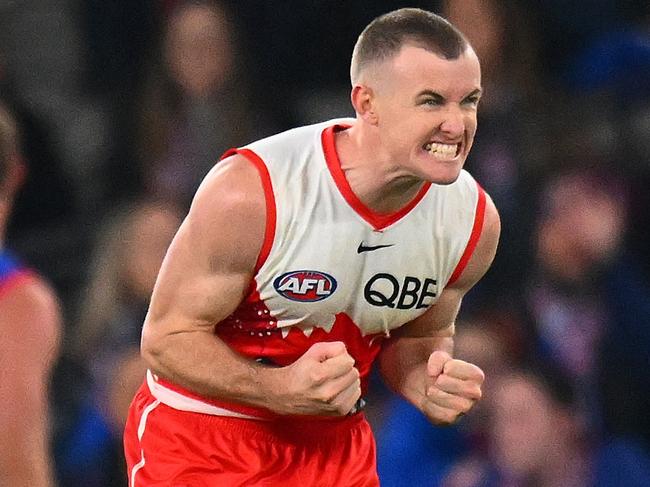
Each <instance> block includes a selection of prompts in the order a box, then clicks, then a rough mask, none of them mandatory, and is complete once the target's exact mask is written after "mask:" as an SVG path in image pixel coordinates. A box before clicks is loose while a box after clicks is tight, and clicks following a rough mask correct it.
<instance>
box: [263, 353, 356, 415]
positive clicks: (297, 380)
mask: <svg viewBox="0 0 650 487" xmlns="http://www.w3.org/2000/svg"><path fill="white" fill-rule="evenodd" d="M282 372H283V381H282V382H283V384H282V386H281V389H282V390H278V391H277V396H276V398H275V399H276V400H275V401H274V402H275V403H276V406H275V407H274V408H273V409H274V410H275V411H276V412H279V413H282V414H306V415H326V416H344V415H346V414H348V413H349V412H350V411H351V410H352V408H353V406H354V405H355V403H356V402H357V400H358V399H359V397H361V380H360V379H359V371H358V370H357V369H356V368H355V367H354V358H352V356H351V355H350V354H349V353H348V351H347V349H346V348H345V344H344V343H343V342H321V343H315V344H314V345H312V346H311V348H309V350H307V351H306V352H305V353H304V354H303V355H302V356H301V357H300V358H299V359H298V360H296V361H295V362H294V363H293V364H291V365H289V366H287V367H283V370H282Z"/></svg>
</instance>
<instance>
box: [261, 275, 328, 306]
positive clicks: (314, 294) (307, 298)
mask: <svg viewBox="0 0 650 487" xmlns="http://www.w3.org/2000/svg"><path fill="white" fill-rule="evenodd" d="M273 287H274V288H275V290H276V291H277V292H278V294H280V296H283V297H285V298H287V299H290V300H292V301H302V302H304V303H313V302H315V301H322V300H323V299H326V298H328V297H330V296H331V295H332V294H333V293H334V291H336V279H334V278H333V277H332V276H330V275H329V274H325V273H324V272H320V271H291V272H287V273H285V274H282V275H281V276H280V277H277V278H276V279H275V280H274V281H273Z"/></svg>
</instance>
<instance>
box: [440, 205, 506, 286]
mask: <svg viewBox="0 0 650 487" xmlns="http://www.w3.org/2000/svg"><path fill="white" fill-rule="evenodd" d="M500 234H501V219H500V217H499V212H498V210H497V208H496V206H495V205H494V202H493V201H492V198H490V196H489V195H488V194H487V193H486V194H485V217H484V220H483V228H482V230H481V235H480V237H479V240H478V243H477V245H476V248H475V249H474V253H473V254H472V256H471V258H470V260H469V262H468V263H467V266H466V267H465V269H464V270H463V273H462V274H461V275H460V277H459V279H458V280H457V281H456V282H454V283H453V284H451V285H450V286H449V289H454V290H457V291H460V292H461V293H462V294H464V293H465V292H467V291H468V290H469V289H471V288H472V286H474V285H475V284H476V283H477V282H478V281H479V280H480V279H481V277H483V275H484V274H485V273H486V272H487V270H488V269H489V268H490V265H491V264H492V261H493V260H494V257H495V255H496V251H497V246H498V244H499V236H500Z"/></svg>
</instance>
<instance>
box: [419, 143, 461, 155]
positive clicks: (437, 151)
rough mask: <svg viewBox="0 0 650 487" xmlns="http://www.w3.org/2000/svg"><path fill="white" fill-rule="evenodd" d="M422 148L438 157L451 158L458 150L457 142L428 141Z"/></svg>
mask: <svg viewBox="0 0 650 487" xmlns="http://www.w3.org/2000/svg"><path fill="white" fill-rule="evenodd" d="M424 150H426V151H427V152H429V153H430V154H433V155H434V156H436V157H437V158H438V159H453V158H454V157H456V153H457V152H458V144H441V143H440V142H433V143H432V142H429V143H427V144H425V146H424Z"/></svg>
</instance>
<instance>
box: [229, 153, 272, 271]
mask: <svg viewBox="0 0 650 487" xmlns="http://www.w3.org/2000/svg"><path fill="white" fill-rule="evenodd" d="M234 154H239V155H241V156H244V157H245V158H246V159H248V160H249V161H250V162H252V163H253V165H254V166H255V168H256V169H257V171H258V172H259V173H260V179H261V180H262V188H263V189H264V200H265V202H266V226H265V229H264V242H263V243H262V248H261V249H260V254H259V255H258V256H257V262H256V263H255V273H256V274H257V272H258V271H259V270H260V269H261V268H262V266H263V265H264V262H266V259H267V258H268V256H269V254H270V253H271V247H272V246H273V239H274V238H275V225H276V219H277V214H276V209H275V196H274V194H273V184H272V183H271V175H270V174H269V170H268V168H267V167H266V164H265V163H264V161H263V160H262V158H261V157H260V156H258V155H257V154H256V153H255V152H253V151H252V150H250V149H229V150H227V151H226V152H225V153H224V155H223V156H221V159H220V160H223V159H225V158H226V157H229V156H232V155H234Z"/></svg>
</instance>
